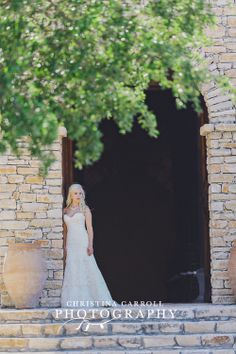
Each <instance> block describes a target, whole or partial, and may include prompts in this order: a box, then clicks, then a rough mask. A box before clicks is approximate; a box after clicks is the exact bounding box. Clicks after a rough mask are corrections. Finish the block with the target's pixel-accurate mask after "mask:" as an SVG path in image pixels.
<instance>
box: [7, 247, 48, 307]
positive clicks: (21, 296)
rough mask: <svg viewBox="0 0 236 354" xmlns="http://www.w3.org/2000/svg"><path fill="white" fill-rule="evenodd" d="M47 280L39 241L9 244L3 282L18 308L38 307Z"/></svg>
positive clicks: (45, 266) (44, 261)
mask: <svg viewBox="0 0 236 354" xmlns="http://www.w3.org/2000/svg"><path fill="white" fill-rule="evenodd" d="M46 279H47V265H46V260H45V259H44V256H43V252H42V249H41V246H40V243H39V242H38V241H34V242H33V243H12V242H11V243H9V245H8V250H7V253H6V255H5V258H4V264H3V281H4V283H5V286H6V290H7V292H8V294H9V296H10V298H11V300H12V302H13V303H14V305H15V307H16V308H19V309H20V308H34V307H38V304H39V298H40V296H41V293H42V290H43V287H44V284H45V281H46Z"/></svg>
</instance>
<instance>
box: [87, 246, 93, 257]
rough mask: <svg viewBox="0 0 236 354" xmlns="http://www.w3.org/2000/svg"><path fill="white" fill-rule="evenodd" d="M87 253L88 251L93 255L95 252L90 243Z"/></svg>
mask: <svg viewBox="0 0 236 354" xmlns="http://www.w3.org/2000/svg"><path fill="white" fill-rule="evenodd" d="M87 253H88V255H89V256H91V255H92V254H93V246H92V245H88V247H87Z"/></svg>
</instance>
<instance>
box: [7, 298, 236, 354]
mask: <svg viewBox="0 0 236 354" xmlns="http://www.w3.org/2000/svg"><path fill="white" fill-rule="evenodd" d="M164 308H165V309H168V310H169V311H170V309H176V312H175V316H174V317H173V316H169V317H168V316H167V317H166V318H163V316H156V313H155V315H154V316H149V315H150V313H149V312H150V311H153V313H151V315H153V314H154V312H155V311H157V310H160V307H141V306H139V307H131V306H129V307H124V306H118V307H117V308H114V307H113V308H95V309H92V308H90V309H88V308H87V309H86V310H85V309H78V308H76V309H75V308H74V309H60V308H54V309H52V308H37V309H24V310H16V309H0V352H5V353H7V352H24V353H33V352H35V353H42V354H43V353H44V354H47V353H48V354H49V353H51V354H52V353H54V352H55V353H68V354H70V353H76V352H77V353H82V354H83V353H86V354H89V353H91V354H105V353H106V354H120V353H124V354H137V353H138V352H140V353H142V354H157V353H158V354H170V353H178V354H201V353H205V354H214V353H221V354H233V353H234V354H235V353H236V305H212V304H170V305H169V307H168V306H163V307H162V310H163V309H164ZM82 310H83V315H81V311H82ZM114 310H116V311H114ZM66 311H67V312H66ZM68 311H69V312H68ZM78 311H80V312H78ZM115 312H116V314H117V313H119V314H120V316H118V317H117V316H116V315H115V314H114V313H115ZM68 313H69V316H68ZM71 313H72V314H73V316H72V317H71V316H70V315H71ZM78 313H79V315H80V317H79V315H78ZM104 313H105V316H104ZM127 314H128V316H127ZM140 314H141V316H138V315H140ZM82 316H84V317H85V319H84V321H82ZM102 325H103V326H102ZM86 327H87V328H86Z"/></svg>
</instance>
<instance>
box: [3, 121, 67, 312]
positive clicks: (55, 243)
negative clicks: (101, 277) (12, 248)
mask: <svg viewBox="0 0 236 354" xmlns="http://www.w3.org/2000/svg"><path fill="white" fill-rule="evenodd" d="M65 134H66V130H65V128H62V127H61V128H60V129H59V132H58V139H57V140H56V141H55V142H54V144H53V145H52V146H51V147H50V149H48V151H52V152H53V154H54V155H55V156H56V159H57V160H56V161H55V162H54V163H53V164H52V166H51V167H50V169H49V173H48V175H47V177H46V178H45V179H43V178H42V177H39V176H38V170H39V163H40V161H39V160H38V159H37V158H35V157H31V156H30V155H29V151H28V150H27V138H25V139H22V142H23V141H24V150H23V153H22V155H21V157H20V159H17V158H16V156H14V155H12V154H11V153H10V151H7V152H6V153H5V154H4V155H1V156H0V279H1V280H0V283H1V306H2V307H4V306H11V305H12V304H11V301H10V298H9V296H8V294H7V292H6V290H5V288H4V283H3V281H2V270H3V261H4V256H5V254H6V251H7V247H8V243H9V242H11V241H13V242H14V241H15V242H17V243H18V242H30V243H31V242H32V241H33V240H40V243H41V247H42V249H43V252H44V254H45V256H46V259H47V266H48V278H47V281H46V284H45V288H44V290H43V294H42V297H41V301H40V305H41V306H58V305H59V300H60V291H61V285H62V279H63V233H62V231H63V225H62V139H61V138H62V136H65ZM21 146H22V144H21Z"/></svg>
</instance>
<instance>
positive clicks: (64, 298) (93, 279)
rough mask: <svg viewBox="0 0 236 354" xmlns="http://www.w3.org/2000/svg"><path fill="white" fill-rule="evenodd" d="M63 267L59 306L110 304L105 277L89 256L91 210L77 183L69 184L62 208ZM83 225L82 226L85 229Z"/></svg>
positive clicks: (91, 228) (91, 245) (91, 248)
mask: <svg viewBox="0 0 236 354" xmlns="http://www.w3.org/2000/svg"><path fill="white" fill-rule="evenodd" d="M64 222H65V225H66V229H67V232H66V237H65V252H66V266H65V272H64V279H63V285H62V293H61V306H62V307H80V306H90V305H91V307H92V306H109V305H110V306H113V305H114V304H115V305H116V304H118V303H117V302H116V301H114V300H113V299H112V297H111V294H110V292H109V290H108V288H107V285H106V283H105V280H104V278H103V276H102V274H101V272H100V270H99V268H98V265H97V263H96V260H95V257H94V255H93V226H92V213H91V210H90V208H89V207H88V205H87V204H86V202H85V192H84V189H83V187H82V186H81V184H72V185H71V186H70V188H69V191H68V197H67V201H66V208H65V209H64ZM85 224H86V228H87V230H86V228H85Z"/></svg>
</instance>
